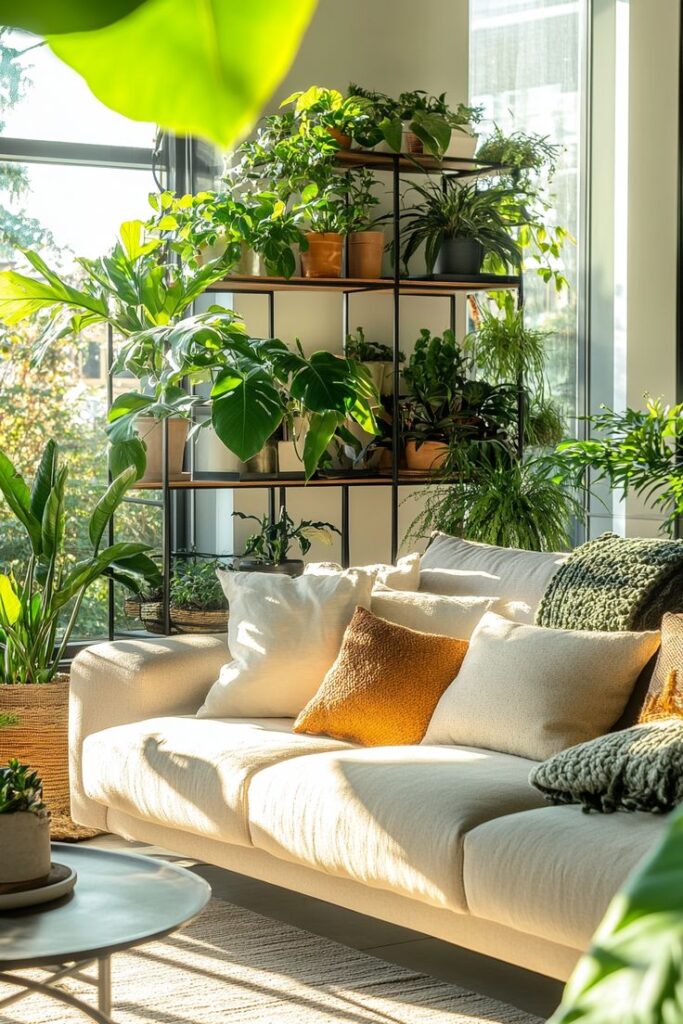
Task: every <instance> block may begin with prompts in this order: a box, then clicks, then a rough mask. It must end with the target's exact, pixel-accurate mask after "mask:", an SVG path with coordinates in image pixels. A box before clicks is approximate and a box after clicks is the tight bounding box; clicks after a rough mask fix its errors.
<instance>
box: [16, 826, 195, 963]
mask: <svg viewBox="0 0 683 1024" xmlns="http://www.w3.org/2000/svg"><path fill="white" fill-rule="evenodd" d="M52 860H53V862H56V863H59V864H66V865H68V866H69V867H71V868H73V869H74V871H76V873H77V875H78V880H77V882H76V886H75V888H74V890H73V892H71V893H70V894H69V895H68V896H63V897H62V898H61V899H59V900H55V901H54V902H53V903H43V904H41V905H39V906H35V907H25V908H23V909H21V910H7V911H4V912H3V911H0V970H14V969H16V968H19V967H39V966H45V965H46V964H54V963H65V962H67V961H71V960H76V961H78V960H86V959H88V958H90V957H97V956H108V955H109V954H110V953H115V952H116V951H117V950H121V949H129V948H130V947H131V946H137V945H140V944H141V943H143V942H148V941H150V940H151V939H155V938H161V937H163V936H164V935H169V934H170V933H171V932H173V931H175V930H176V929H177V928H179V927H180V926H181V925H183V924H186V923H187V922H188V921H189V920H191V919H192V918H193V917H195V916H196V915H197V914H198V913H199V912H200V910H202V908H203V907H204V906H205V905H206V903H207V902H208V900H209V897H210V896H211V889H210V887H209V885H208V884H207V883H206V882H205V881H204V879H203V878H199V877H198V876H197V875H194V874H192V872H191V871H187V870H186V869H185V868H181V867H178V866H177V865H175V864H169V863H167V862H165V861H160V860H156V859H154V858H152V857H142V856H139V855H136V854H129V853H114V852H112V851H110V850H98V849H96V848H95V847H86V846H72V845H70V844H68V843H53V844H52Z"/></svg>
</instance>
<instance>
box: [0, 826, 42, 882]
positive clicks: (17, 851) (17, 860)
mask: <svg viewBox="0 0 683 1024" xmlns="http://www.w3.org/2000/svg"><path fill="white" fill-rule="evenodd" d="M49 874H50V816H49V814H48V813H47V811H39V812H38V813H34V812H33V811H17V812H16V813H15V814H0V893H7V892H21V891H22V890H24V889H36V888H38V886H39V885H43V884H44V883H45V882H46V881H47V879H48V876H49Z"/></svg>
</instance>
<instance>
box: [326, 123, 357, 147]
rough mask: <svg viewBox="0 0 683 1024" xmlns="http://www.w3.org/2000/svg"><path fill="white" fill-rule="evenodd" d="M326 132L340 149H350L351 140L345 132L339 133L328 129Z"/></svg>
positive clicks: (335, 129)
mask: <svg viewBox="0 0 683 1024" xmlns="http://www.w3.org/2000/svg"><path fill="white" fill-rule="evenodd" d="M327 130H328V132H329V133H330V135H331V136H332V138H333V139H334V141H335V142H336V143H337V145H338V146H339V148H340V149H351V146H352V145H353V139H352V138H351V136H350V135H347V134H346V132H340V131H339V129H338V128H328V129H327Z"/></svg>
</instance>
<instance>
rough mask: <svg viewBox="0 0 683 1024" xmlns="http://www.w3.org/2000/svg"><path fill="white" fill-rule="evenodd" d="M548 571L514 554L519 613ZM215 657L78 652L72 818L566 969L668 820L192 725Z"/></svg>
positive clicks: (481, 770)
mask: <svg viewBox="0 0 683 1024" xmlns="http://www.w3.org/2000/svg"><path fill="white" fill-rule="evenodd" d="M491 550H493V551H495V550H497V549H491ZM470 555H471V558H470V561H472V562H473V566H474V568H473V570H472V571H473V573H474V575H475V576H476V577H477V580H478V585H479V586H480V587H483V589H480V590H479V592H480V593H484V592H486V589H487V588H488V589H489V592H494V591H493V590H492V589H491V588H493V587H495V586H497V587H498V592H499V593H501V594H503V595H504V596H506V597H510V596H511V595H512V589H514V588H512V589H511V586H510V581H509V580H506V579H504V578H503V577H504V576H505V571H503V570H501V571H499V570H497V569H495V567H494V568H493V571H492V567H491V564H490V558H491V555H490V552H484V553H483V554H482V557H484V555H485V556H486V557H487V558H488V559H489V562H488V563H486V566H485V569H484V570H480V569H479V568H477V565H478V561H477V559H478V552H477V551H476V550H474V551H472V552H470ZM437 557H439V556H438V554H437V555H432V556H431V561H430V556H429V553H428V556H426V557H425V560H424V563H423V565H424V567H425V570H426V571H425V574H424V579H425V580H427V581H428V582H429V585H430V586H433V587H434V589H437V590H441V592H444V590H448V588H449V586H450V587H451V590H453V587H454V586H455V587H456V589H457V587H460V588H462V590H463V592H464V591H466V590H469V589H470V588H471V585H472V580H471V579H470V580H468V579H466V578H465V577H467V575H468V572H469V570H468V569H466V568H463V561H462V559H459V561H458V565H459V566H460V568H457V569H456V568H452V567H451V568H449V566H448V565H446V566H445V567H444V569H443V572H444V575H442V577H441V578H440V579H437V578H436V577H437V576H438V575H439V572H440V569H439V566H438V565H435V564H434V559H435V558H437ZM496 557H502V556H496ZM543 557H545V558H546V559H548V556H543ZM484 560H485V559H484ZM446 561H447V559H446ZM465 561H466V559H465ZM522 562H524V560H522ZM557 564H558V563H555V565H554V566H552V565H550V564H548V565H545V566H543V567H542V569H543V571H542V572H541V563H540V562H539V563H538V564H537V569H538V571H536V569H535V568H534V566H533V565H532V566H531V568H530V567H529V565H527V564H523V565H522V566H521V578H522V580H525V581H526V582H525V583H524V582H521V583H518V587H517V590H516V591H515V596H516V598H518V599H520V600H521V602H522V607H523V609H524V610H523V611H522V615H531V614H532V613H533V606H534V605H535V603H536V602H537V600H538V598H539V595H540V592H542V589H543V588H542V586H541V582H542V581H541V579H540V576H542V575H543V572H545V574H546V576H548V577H549V575H552V572H553V571H555V569H556V566H557ZM519 569H520V567H518V568H517V569H516V570H515V571H516V572H518V571H519ZM539 573H540V575H539ZM449 574H450V576H449ZM487 577H488V578H487ZM519 579H520V577H519V576H518V581H519ZM449 580H450V582H449ZM506 587H507V590H506ZM226 659H227V652H226V645H225V641H224V640H223V639H220V638H214V637H191V636H185V637H179V638H164V639H156V640H149V641H147V640H145V641H135V640H121V641H117V642H115V643H106V644H100V645H98V646H95V647H91V648H89V649H88V650H86V651H84V652H83V653H81V654H80V655H79V656H78V658H77V659H76V660H75V662H74V664H73V667H72V676H71V680H72V682H71V712H70V731H71V735H70V756H71V786H72V814H73V817H74V819H75V820H76V821H77V822H80V823H81V824H83V825H89V826H93V827H96V828H101V829H103V830H107V831H110V832H114V833H117V834H119V835H121V836H125V837H126V838H129V839H134V840H140V841H143V842H149V843H154V844H158V845H160V846H162V847H165V848H167V849H171V850H174V851H176V852H178V853H180V854H183V855H185V856H188V857H193V858H197V859H200V860H204V861H208V862H210V863H212V864H216V865H218V866H221V867H225V868H228V869H230V870H233V871H237V872H240V873H242V874H245V875H249V876H252V877H254V878H259V879H263V880H265V881H268V882H271V883H274V884H276V885H280V886H284V887H286V888H289V889H293V890H296V891H298V892H302V893H305V894H307V895H310V896H314V897H317V898H319V899H322V900H327V901H328V902H331V903H335V904H338V905H340V906H343V907H347V908H349V909H351V910H356V911H360V912H362V913H364V914H369V915H372V916H375V917H377V918H381V919H383V920H386V921H391V922H394V923H396V924H399V925H404V926H406V927H409V928H411V929H415V930H417V931H420V932H423V933H425V934H427V935H432V936H436V937H438V938H440V939H445V940H447V941H449V942H452V943H455V944H457V945H459V946H463V947H466V948H468V949H472V950H475V951H477V952H480V953H484V954H487V955H489V956H492V957H496V958H499V959H502V960H506V961H509V962H510V963H513V964H517V965H519V966H522V967H526V968H528V969H531V970H534V971H538V972H540V973H543V974H546V975H549V976H552V977H555V978H560V979H565V978H566V977H567V976H568V975H569V973H570V972H571V969H572V967H573V966H574V964H575V962H576V960H577V958H578V956H579V954H580V952H581V951H582V950H584V949H585V948H586V946H587V944H588V942H589V940H590V937H591V935H592V933H593V931H594V929H595V927H596V925H597V924H598V922H599V920H600V918H601V916H602V914H603V912H604V910H605V909H606V906H607V904H608V902H609V900H610V899H611V897H612V895H613V894H614V893H615V892H616V890H617V889H618V887H619V886H620V884H621V883H622V882H623V881H624V879H625V878H626V876H627V875H628V873H629V872H630V870H631V869H632V868H633V866H634V865H635V864H636V863H637V862H638V861H639V860H640V858H641V857H642V856H643V855H644V854H645V853H646V852H647V851H648V850H649V849H650V848H651V846H652V845H653V844H654V843H655V842H656V840H657V839H658V837H659V836H660V834H661V832H662V830H663V828H664V827H665V820H664V819H662V818H658V817H656V816H654V815H648V814H643V813H636V814H624V813H619V814H614V815H611V816H606V815H586V814H583V813H582V812H581V810H580V809H579V808H578V807H550V806H548V805H546V804H544V801H543V799H542V797H541V796H540V794H539V793H537V792H536V791H535V790H534V789H533V788H532V787H531V786H530V785H529V783H528V774H529V770H530V769H531V767H532V765H533V762H531V761H528V760H525V759H523V758H519V757H513V756H510V755H506V754H500V753H496V752H494V751H490V750H480V749H473V748H465V747H453V746H416V747H382V748H358V747H354V746H352V745H350V744H346V743H341V742H338V741H335V740H331V739H327V738H325V737H319V738H318V737H310V736H304V735H296V734H294V733H292V731H291V722H290V721H289V720H278V719H261V720H245V719H230V720H211V719H198V718H195V717H194V715H195V712H196V710H197V708H198V707H199V706H200V705H201V704H202V702H203V700H204V697H205V695H206V693H207V692H208V689H209V687H210V686H211V684H212V683H213V682H214V680H215V679H216V677H217V675H218V672H219V669H220V667H221V665H223V664H224V663H225V661H226Z"/></svg>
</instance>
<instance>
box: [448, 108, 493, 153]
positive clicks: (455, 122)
mask: <svg viewBox="0 0 683 1024" xmlns="http://www.w3.org/2000/svg"><path fill="white" fill-rule="evenodd" d="M483 114H484V108H483V107H470V106H468V105H467V104H466V103H459V104H458V106H457V107H456V109H455V110H454V111H449V112H448V115H447V117H448V122H449V124H450V127H451V129H452V131H451V141H450V142H449V144H448V147H447V148H446V152H445V153H444V156H448V157H455V158H457V159H459V160H471V159H472V158H473V157H474V154H475V152H476V150H477V145H478V143H479V135H478V134H477V128H478V126H479V124H480V123H481V120H482V117H483Z"/></svg>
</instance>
